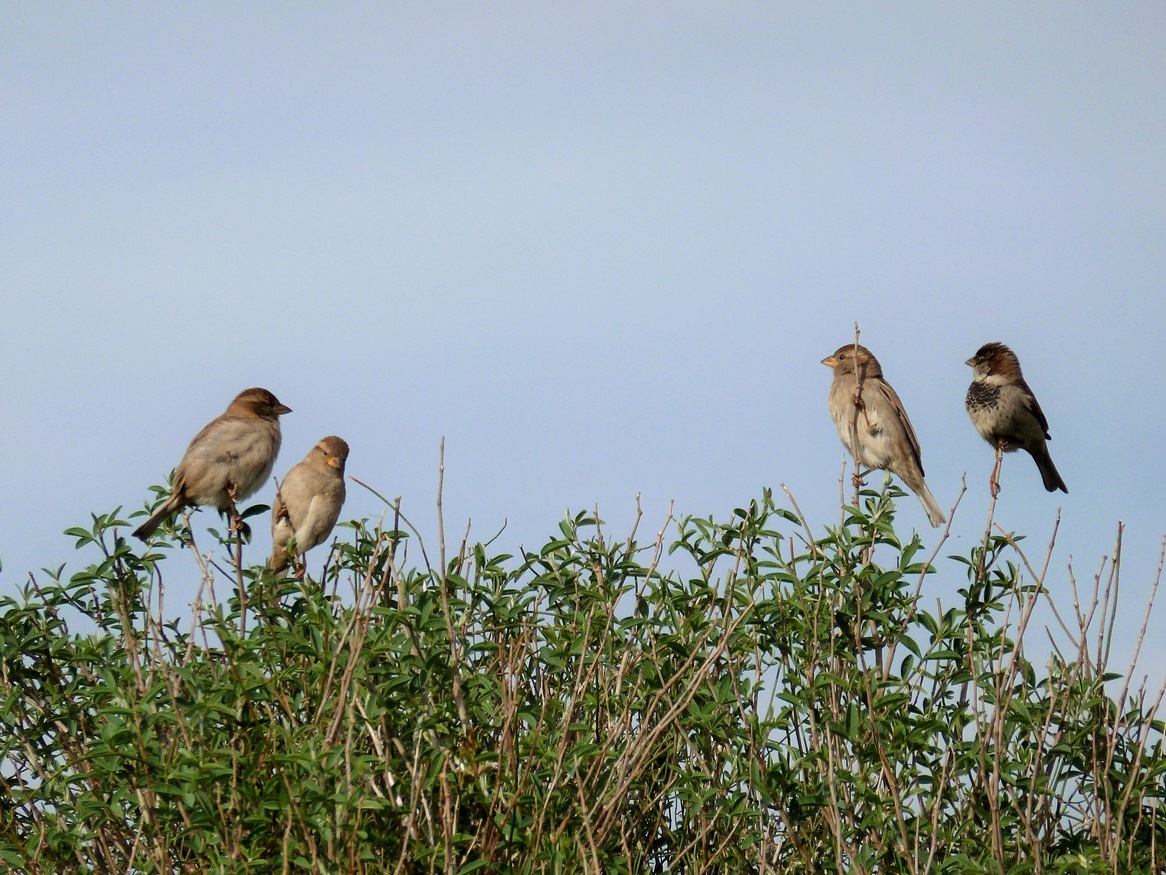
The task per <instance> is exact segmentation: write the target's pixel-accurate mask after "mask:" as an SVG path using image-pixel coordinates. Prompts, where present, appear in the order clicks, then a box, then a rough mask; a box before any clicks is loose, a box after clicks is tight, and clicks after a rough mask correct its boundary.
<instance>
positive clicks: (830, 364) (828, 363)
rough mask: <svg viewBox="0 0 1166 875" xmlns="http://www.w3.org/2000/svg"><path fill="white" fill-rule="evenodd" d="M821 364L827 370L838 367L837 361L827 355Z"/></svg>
mask: <svg viewBox="0 0 1166 875" xmlns="http://www.w3.org/2000/svg"><path fill="white" fill-rule="evenodd" d="M822 364H824V365H825V366H826V367H828V368H836V367H838V359H836V358H834V356H832V355H828V356H826V358H824V359H822Z"/></svg>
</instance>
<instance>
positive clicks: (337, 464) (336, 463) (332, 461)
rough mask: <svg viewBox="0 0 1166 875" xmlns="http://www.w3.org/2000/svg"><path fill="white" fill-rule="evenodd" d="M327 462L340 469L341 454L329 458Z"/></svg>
mask: <svg viewBox="0 0 1166 875" xmlns="http://www.w3.org/2000/svg"><path fill="white" fill-rule="evenodd" d="M325 464H327V465H329V466H330V467H332V468H335V469H336V470H337V471H339V470H340V457H339V456H332V457H331V458H329V459H328V461H327V462H326V463H325Z"/></svg>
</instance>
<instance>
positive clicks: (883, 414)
mask: <svg viewBox="0 0 1166 875" xmlns="http://www.w3.org/2000/svg"><path fill="white" fill-rule="evenodd" d="M822 364H824V365H826V366H828V367H831V368H833V369H834V380H833V382H832V383H831V384H830V416H832V417H833V418H834V424H835V425H836V426H837V427H838V436H839V437H840V438H842V443H843V444H844V445H845V447H846V449H848V450H850V454H851V455H852V456H854V459H855V461H856V462H857V463H858V465H859V466H865V467H866V468H868V469H869V470H873V469H875V468H881V469H883V470H886V471H890V472H891V473H892V474H896V475H898V477H899V478H900V479H901V480H902V481H903V482H904V483H906V484H907V488H908V489H910V490H911V491H912V492H914V493H915V494H916V495H917V496H919V501H920V502H921V503H922V504H923V509H924V510H925V511H927V519H928V521H930V523H931V525H933V526H940V525H942V524H943V523H944V522H946V519H945V518H944V516H943V512H942V511H941V510H940V509H939V505H938V504H936V503H935V498H934V497H932V495H931V490H930V489H928V488H927V484H926V483H925V482H924V481H923V461H922V456H921V453H920V450H919V439H918V438H917V437H915V430H914V429H913V428H911V420H909V419H908V418H907V411H906V410H904V409H903V402H902V401H900V400H899V396H898V395H896V394H895V390H894V389H892V388H891V384H890V383H888V382H887V381H886V380H884V379H883V369H882V368H881V367H880V366H879V362H878V359H876V358H875V357H874V356H873V355H871V352H870V350H869V349H867V348H866V347H865V346H858V345H857V344H853V343H850V344H847V345H846V346H841V347H839V348H838V350H837V351H836V352H835V353H834V355H830V356H826V358H824V359H822ZM857 476H860V475H856V477H857Z"/></svg>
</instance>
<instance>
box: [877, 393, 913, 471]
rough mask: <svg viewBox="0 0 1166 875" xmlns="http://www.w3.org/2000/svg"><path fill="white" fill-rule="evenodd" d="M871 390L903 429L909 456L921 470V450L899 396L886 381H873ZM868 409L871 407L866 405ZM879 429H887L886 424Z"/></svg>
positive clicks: (882, 424)
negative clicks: (885, 404)
mask: <svg viewBox="0 0 1166 875" xmlns="http://www.w3.org/2000/svg"><path fill="white" fill-rule="evenodd" d="M871 388H872V389H874V390H875V391H877V392H878V394H879V397H881V398H882V399H884V400H885V401H886V403H887V406H888V408H889V410H890V412H891V414H892V415H893V416H894V417H895V420H896V422H897V423H898V425H899V426H900V427H902V429H903V433H904V434H905V435H906V436H907V443H908V444H909V445H910V447H911V455H912V456H914V457H915V463H916V464H917V465H919V470H920V472H922V470H923V450H922V449H920V447H919V438H917V437H916V436H915V429H914V428H912V426H911V420H910V418H908V416H907V411H906V410H905V409H904V408H903V402H902V401H900V400H899V395H898V393H897V392H895V390H894V389H893V388H892V387H891V384H890V383H888V382H887V381H886V380H875V381H874V384H873V385H872V386H871ZM867 406H868V407H870V406H871V405H867ZM879 427H880V428H883V429H885V428H887V424H886V423H879Z"/></svg>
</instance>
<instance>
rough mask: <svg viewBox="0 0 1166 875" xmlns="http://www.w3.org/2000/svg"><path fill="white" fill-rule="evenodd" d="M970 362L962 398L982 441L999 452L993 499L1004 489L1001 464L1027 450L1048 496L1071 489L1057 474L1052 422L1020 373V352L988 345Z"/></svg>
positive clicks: (994, 469)
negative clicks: (1010, 455) (1052, 452)
mask: <svg viewBox="0 0 1166 875" xmlns="http://www.w3.org/2000/svg"><path fill="white" fill-rule="evenodd" d="M966 364H967V365H968V366H969V367H971V369H972V385H970V386H969V387H968V396H967V398H966V399H965V400H964V404H965V406H966V407H967V408H968V416H970V417H971V418H972V425H974V426H975V427H976V431H978V432H979V433H980V437H982V438H983V439H984V440H986V441H987V442H988V443H990V444H991V445H992V446H993V447H995V448H996V467H995V468H993V469H992V478H991V480H990V484H991V488H992V495H996V494H997V493H998V492H999V491H1000V481H999V478H1000V462H1001V459H1002V458H1003V454H1004V453H1011V452H1014V451H1016V450H1024V451H1025V452H1027V453H1028V454H1029V455H1030V456H1032V458H1033V461H1035V462H1036V466H1037V468H1039V469H1040V476H1041V479H1042V480H1044V484H1045V489H1047V490H1048V491H1049V492H1055V491H1056V490H1058V489H1059V490H1061V491H1062V492H1066V493H1067V492H1068V491H1069V487H1067V486H1066V485H1065V481H1064V480H1062V479H1061V475H1060V474H1058V473H1057V468H1056V466H1055V465H1054V464H1053V459H1052V457H1051V456H1050V455H1049V448H1048V446H1047V445H1046V444H1045V441H1047V440H1049V421H1048V420H1047V419H1045V414H1044V411H1042V410H1041V409H1040V405H1039V404H1037V403H1036V396H1035V395H1033V394H1032V389H1030V388H1028V383H1026V382H1024V377H1023V376H1022V375H1021V373H1020V360H1019V359H1017V358H1016V353H1014V352H1013V351H1012V350H1010V349H1009V348H1008V347H1006V346H1005V345H1004V344H1002V343H985V344H984V345H983V346H981V347H980V348H979V349H978V350H977V351H976V354H975V355H974V356H972V357H971V358H970V359H968V360H967V362H966Z"/></svg>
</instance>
